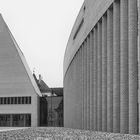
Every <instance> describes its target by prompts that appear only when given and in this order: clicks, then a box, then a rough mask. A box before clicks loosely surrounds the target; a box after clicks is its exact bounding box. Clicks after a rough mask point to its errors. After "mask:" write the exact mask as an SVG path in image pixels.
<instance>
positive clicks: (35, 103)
mask: <svg viewBox="0 0 140 140" xmlns="http://www.w3.org/2000/svg"><path fill="white" fill-rule="evenodd" d="M40 96H41V93H40V91H39V89H38V87H37V84H36V82H35V80H34V78H33V76H32V74H31V72H30V70H29V67H28V65H27V63H26V60H25V57H24V55H23V53H22V52H21V50H20V48H19V47H18V45H17V43H16V41H15V40H14V38H13V36H12V34H11V32H10V30H9V29H8V27H7V25H6V23H5V22H4V20H3V18H2V16H1V15H0V127H1V126H2V127H3V126H7V127H9V126H12V127H17V126H21V127H23V126H26V127H29V126H38V125H39V114H40V110H39V97H40Z"/></svg>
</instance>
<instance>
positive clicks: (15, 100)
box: [0, 96, 31, 104]
mask: <svg viewBox="0 0 140 140" xmlns="http://www.w3.org/2000/svg"><path fill="white" fill-rule="evenodd" d="M0 104H31V97H30V96H27V97H0Z"/></svg>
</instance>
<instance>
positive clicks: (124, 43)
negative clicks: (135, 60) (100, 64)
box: [120, 0, 129, 133]
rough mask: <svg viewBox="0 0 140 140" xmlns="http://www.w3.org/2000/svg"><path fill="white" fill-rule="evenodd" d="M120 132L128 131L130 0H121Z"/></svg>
mask: <svg viewBox="0 0 140 140" xmlns="http://www.w3.org/2000/svg"><path fill="white" fill-rule="evenodd" d="M120 85H121V86H120V132H121V133H128V122H129V120H128V119H129V115H128V109H129V103H128V101H129V100H128V95H129V91H128V0H121V1H120Z"/></svg>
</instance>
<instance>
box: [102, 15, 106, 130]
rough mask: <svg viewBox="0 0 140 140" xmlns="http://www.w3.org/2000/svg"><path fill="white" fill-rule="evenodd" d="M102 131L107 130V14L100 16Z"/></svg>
mask: <svg viewBox="0 0 140 140" xmlns="http://www.w3.org/2000/svg"><path fill="white" fill-rule="evenodd" d="M102 131H104V132H105V131H107V16H106V15H104V16H103V17H102Z"/></svg>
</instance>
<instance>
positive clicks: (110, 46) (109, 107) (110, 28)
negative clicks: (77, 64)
mask: <svg viewBox="0 0 140 140" xmlns="http://www.w3.org/2000/svg"><path fill="white" fill-rule="evenodd" d="M107 131H108V132H113V9H111V8H110V9H108V11H107Z"/></svg>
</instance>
